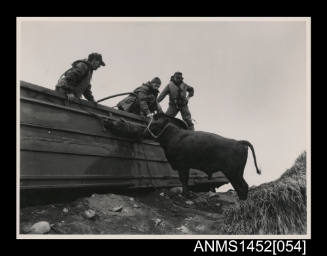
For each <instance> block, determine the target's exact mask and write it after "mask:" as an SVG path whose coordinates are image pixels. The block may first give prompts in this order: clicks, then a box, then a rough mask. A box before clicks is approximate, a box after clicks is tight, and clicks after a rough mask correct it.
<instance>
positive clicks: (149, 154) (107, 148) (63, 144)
mask: <svg viewBox="0 0 327 256" xmlns="http://www.w3.org/2000/svg"><path fill="white" fill-rule="evenodd" d="M21 150H23V151H34V152H36V151H38V152H48V153H50V154H51V153H61V154H74V155H79V156H81V157H83V156H100V157H115V158H122V159H135V160H144V161H159V162H167V159H166V157H165V154H164V152H163V150H162V149H161V148H159V147H155V148H153V147H149V146H148V145H139V144H138V143H128V144H127V143H125V144H124V143H121V142H118V141H115V140H112V141H111V142H110V143H98V142H90V143H88V142H83V141H77V140H73V139H69V138H65V139H62V138H61V139H60V138H41V137H34V136H33V137H21Z"/></svg>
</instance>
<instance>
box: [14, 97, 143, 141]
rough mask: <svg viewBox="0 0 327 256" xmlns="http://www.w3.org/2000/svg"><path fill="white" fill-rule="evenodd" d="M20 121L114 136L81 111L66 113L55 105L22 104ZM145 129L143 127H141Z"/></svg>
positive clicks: (65, 110) (98, 121)
mask: <svg viewBox="0 0 327 256" xmlns="http://www.w3.org/2000/svg"><path fill="white" fill-rule="evenodd" d="M20 121H21V123H23V124H32V125H39V126H44V127H53V128H55V129H68V130H77V131H80V132H84V133H87V134H96V135H99V136H111V137H112V136H115V135H114V134H112V133H111V132H110V130H107V131H103V126H102V123H101V122H100V120H99V119H97V118H96V117H93V116H90V115H88V114H85V113H83V112H82V111H79V112H77V111H71V112H67V109H63V108H60V107H58V106H56V105H49V104H39V105H36V104H34V103H33V102H23V103H22V105H21V113H20ZM143 127H144V128H145V126H143Z"/></svg>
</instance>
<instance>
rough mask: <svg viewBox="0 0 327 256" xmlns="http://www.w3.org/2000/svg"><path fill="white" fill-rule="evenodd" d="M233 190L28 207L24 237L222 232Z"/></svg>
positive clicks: (157, 193) (115, 196)
mask: <svg viewBox="0 0 327 256" xmlns="http://www.w3.org/2000/svg"><path fill="white" fill-rule="evenodd" d="M237 203H238V199H237V196H236V194H235V192H234V191H229V192H225V193H214V192H206V193H205V192H199V193H192V196H191V198H185V197H184V196H183V195H182V194H181V188H179V187H177V188H172V189H169V190H168V189H162V190H157V191H152V192H146V193H145V192H143V193H137V194H135V193H134V194H133V196H132V195H131V194H129V195H118V194H93V195H91V196H90V197H84V198H79V199H76V200H74V201H71V202H69V203H56V204H47V205H38V206H29V207H24V208H22V209H21V211H20V233H21V234H35V233H44V234H221V231H220V226H221V224H222V222H223V218H224V215H223V211H224V210H225V209H227V208H228V206H230V205H233V204H237Z"/></svg>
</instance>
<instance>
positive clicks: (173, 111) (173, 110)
mask: <svg viewBox="0 0 327 256" xmlns="http://www.w3.org/2000/svg"><path fill="white" fill-rule="evenodd" d="M179 111H180V112H181V116H182V118H183V120H184V121H185V122H186V123H187V125H188V126H189V130H194V124H193V122H192V117H191V112H190V110H189V108H188V106H187V105H184V106H183V107H181V108H180V109H178V108H177V106H176V105H175V104H171V103H170V104H169V107H168V109H167V111H166V115H168V116H171V117H175V116H176V115H177V114H178V112H179Z"/></svg>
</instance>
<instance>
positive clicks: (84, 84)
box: [56, 60, 94, 101]
mask: <svg viewBox="0 0 327 256" xmlns="http://www.w3.org/2000/svg"><path fill="white" fill-rule="evenodd" d="M92 74H93V69H92V67H91V64H90V63H89V62H88V61H87V60H77V61H75V62H73V64H72V68H70V69H69V70H67V71H66V72H65V73H64V74H63V75H62V76H61V77H60V78H59V81H58V84H57V85H56V89H59V88H60V89H62V90H63V91H64V92H65V93H73V94H74V96H75V97H76V98H81V96H82V95H83V96H84V97H85V98H86V99H87V100H89V101H94V97H93V95H92V91H91V83H90V82H91V79H92Z"/></svg>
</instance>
